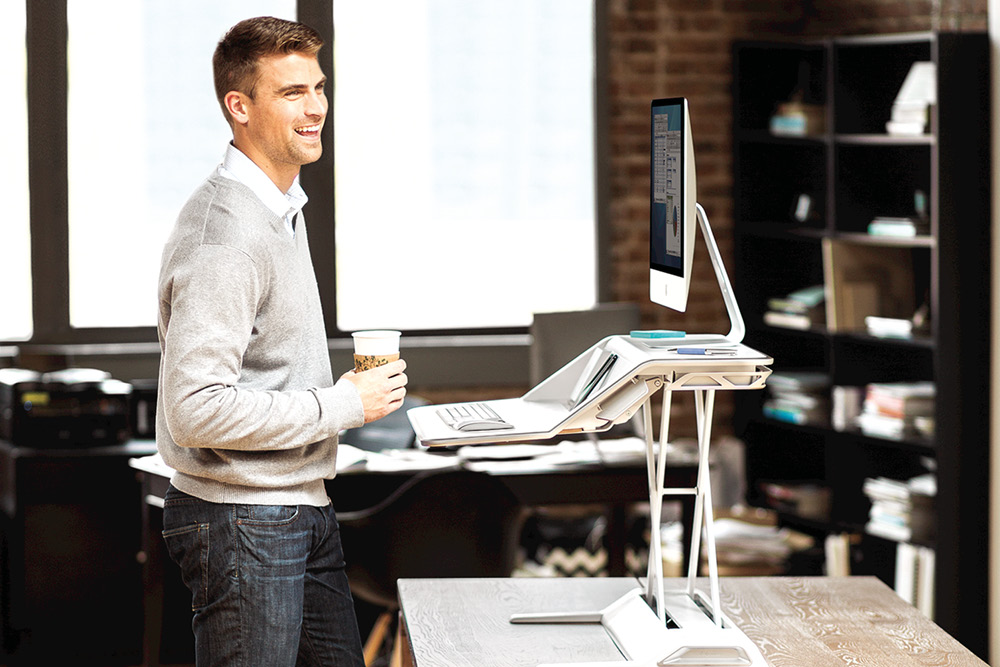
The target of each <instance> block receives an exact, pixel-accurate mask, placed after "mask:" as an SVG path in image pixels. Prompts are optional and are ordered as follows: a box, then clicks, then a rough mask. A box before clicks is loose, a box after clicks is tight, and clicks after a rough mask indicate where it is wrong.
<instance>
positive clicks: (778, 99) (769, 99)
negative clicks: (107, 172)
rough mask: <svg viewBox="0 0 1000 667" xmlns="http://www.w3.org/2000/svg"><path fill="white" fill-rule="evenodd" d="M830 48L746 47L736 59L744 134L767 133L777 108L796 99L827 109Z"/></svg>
mask: <svg viewBox="0 0 1000 667" xmlns="http://www.w3.org/2000/svg"><path fill="white" fill-rule="evenodd" d="M827 53H828V45H827V43H824V42H819V41H817V42H814V43H794V44H793V43H782V42H759V43H744V44H743V45H742V46H741V47H740V48H739V49H738V50H737V51H736V52H735V53H734V55H733V67H734V71H735V74H736V77H737V80H739V81H741V85H740V88H739V90H737V91H736V100H735V102H736V105H737V107H738V109H739V113H738V114H737V115H736V119H737V122H738V124H739V125H738V128H737V129H741V130H761V131H767V130H768V127H769V126H770V120H771V116H772V115H773V114H774V112H775V110H776V108H777V105H778V104H780V103H783V102H788V101H789V100H790V99H792V97H793V96H794V95H796V94H797V95H798V96H800V97H801V101H802V102H804V103H806V104H812V105H819V106H823V107H825V106H826V100H827V90H826V71H827V58H828V55H827Z"/></svg>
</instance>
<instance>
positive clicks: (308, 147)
mask: <svg viewBox="0 0 1000 667" xmlns="http://www.w3.org/2000/svg"><path fill="white" fill-rule="evenodd" d="M258 75H259V76H258V79H257V83H256V85H255V86H254V95H253V97H252V98H251V97H250V96H249V95H248V94H246V93H241V92H238V91H231V92H229V93H227V94H226V96H225V104H226V108H227V109H228V110H229V113H230V115H231V117H232V119H233V143H234V145H235V146H236V148H238V149H240V150H241V151H242V152H243V153H244V154H245V155H246V156H247V157H249V158H250V159H251V160H253V161H254V163H255V164H256V165H257V166H258V167H260V168H261V169H262V170H263V171H264V173H265V174H267V175H268V176H269V177H270V178H271V180H272V181H274V183H275V185H277V186H278V188H279V189H280V190H281V191H282V192H287V191H288V188H290V187H291V186H292V182H293V181H294V180H295V177H296V176H297V175H298V173H299V168H300V167H301V166H302V165H304V164H309V163H311V162H315V161H316V160H318V159H319V158H320V156H321V155H322V154H323V145H322V142H321V141H320V131H321V130H322V129H323V123H324V121H325V120H326V112H327V108H328V103H327V99H326V93H325V92H324V90H323V87H324V85H325V84H326V77H325V76H324V75H323V70H322V69H321V68H320V66H319V62H318V61H317V60H316V57H315V56H313V55H308V54H305V53H289V54H285V55H275V56H267V57H264V58H261V60H260V61H259V65H258Z"/></svg>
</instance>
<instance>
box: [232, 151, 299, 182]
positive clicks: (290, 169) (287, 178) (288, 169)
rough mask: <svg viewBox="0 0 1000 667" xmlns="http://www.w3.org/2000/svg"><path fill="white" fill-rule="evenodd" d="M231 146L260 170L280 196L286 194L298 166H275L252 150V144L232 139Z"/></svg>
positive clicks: (262, 155)
mask: <svg viewBox="0 0 1000 667" xmlns="http://www.w3.org/2000/svg"><path fill="white" fill-rule="evenodd" d="M233 145H234V146H236V148H238V149H239V150H240V152H242V153H243V154H244V155H246V156H247V157H248V158H250V159H251V160H252V161H253V163H254V164H255V165H257V166H258V167H260V170H261V171H263V172H264V173H265V174H266V175H267V177H268V178H270V179H271V182H272V183H274V184H275V185H276V186H277V187H278V189H279V190H281V192H282V194H287V193H288V190H289V188H291V187H292V184H293V183H294V182H295V177H296V176H298V175H299V170H300V167H299V166H298V165H292V164H276V163H274V162H272V161H271V160H269V159H267V156H265V155H264V154H262V153H260V152H259V151H256V150H254V146H253V145H252V144H249V143H248V142H241V141H240V140H239V138H234V139H233Z"/></svg>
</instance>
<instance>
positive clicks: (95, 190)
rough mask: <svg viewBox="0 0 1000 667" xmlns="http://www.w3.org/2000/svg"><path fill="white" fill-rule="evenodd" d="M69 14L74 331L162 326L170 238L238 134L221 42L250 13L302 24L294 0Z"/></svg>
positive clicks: (154, 4)
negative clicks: (225, 109) (224, 81)
mask: <svg viewBox="0 0 1000 667" xmlns="http://www.w3.org/2000/svg"><path fill="white" fill-rule="evenodd" d="M66 9H67V24H68V31H69V39H68V54H67V58H68V63H69V86H68V88H69V91H68V120H67V126H68V127H67V132H68V147H67V150H68V181H69V197H68V198H69V269H70V324H71V325H72V326H73V327H76V328H87V327H139V326H154V325H155V324H156V279H157V273H158V271H159V265H160V251H161V249H162V247H163V242H164V241H165V240H166V235H167V234H168V233H169V231H170V229H171V227H172V225H173V223H174V221H175V219H176V217H177V214H178V212H179V211H180V209H181V206H183V204H184V202H185V201H186V200H187V198H188V197H189V196H190V194H191V192H192V191H194V189H195V188H196V187H197V186H198V184H199V183H201V181H203V180H204V179H205V178H206V177H207V176H208V175H209V173H210V172H211V170H212V169H213V168H214V167H215V166H216V165H218V164H219V162H220V161H221V160H222V156H223V154H224V152H225V146H226V142H227V141H229V139H230V138H231V136H232V135H231V132H230V130H229V126H228V125H227V124H226V121H225V119H224V118H223V115H222V111H221V110H220V109H219V105H218V102H217V101H216V99H215V90H214V87H213V83H212V67H211V58H212V52H213V51H214V50H215V45H216V43H217V42H218V41H219V39H220V38H221V37H222V35H223V34H224V33H225V31H226V30H227V29H228V28H229V27H231V26H232V25H233V24H234V23H236V22H237V21H239V20H241V19H244V18H247V17H250V16H257V15H263V14H268V15H272V16H279V17H283V18H291V19H294V18H295V15H296V11H295V10H296V7H295V0H225V1H223V0H213V2H208V3H206V2H201V1H200V0H184V1H178V0H145V1H144V2H135V1H134V0H103V1H102V2H101V3H100V4H99V5H95V3H93V2H92V1H91V0H68V2H67V6H66ZM109 31H111V33H112V34H109ZM109 294H113V296H114V298H109ZM0 336H2V334H0Z"/></svg>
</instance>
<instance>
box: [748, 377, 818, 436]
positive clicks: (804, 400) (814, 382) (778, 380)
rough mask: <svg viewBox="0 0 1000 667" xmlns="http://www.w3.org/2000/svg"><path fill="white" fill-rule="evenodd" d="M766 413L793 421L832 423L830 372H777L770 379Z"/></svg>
mask: <svg viewBox="0 0 1000 667" xmlns="http://www.w3.org/2000/svg"><path fill="white" fill-rule="evenodd" d="M767 392H768V393H767V397H766V398H765V399H764V403H763V406H762V410H763V413H764V416H766V417H770V418H771V419H776V420H778V421H783V422H789V423H791V424H811V425H814V426H826V425H828V424H829V423H830V398H829V392H830V376H829V375H827V374H826V373H817V372H811V371H798V372H796V371H784V372H775V373H772V374H771V377H769V378H768V380H767Z"/></svg>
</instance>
